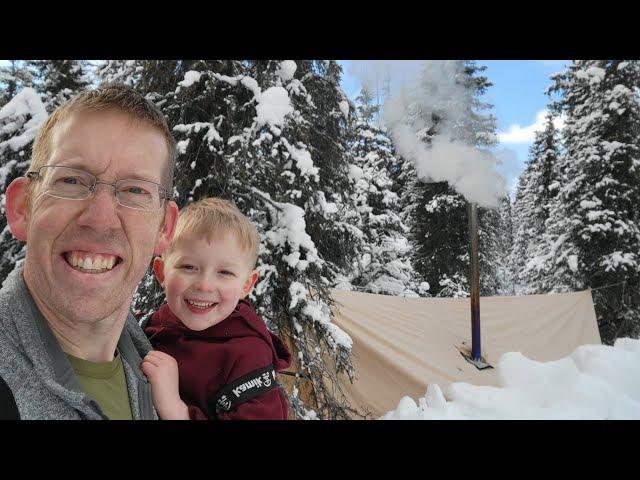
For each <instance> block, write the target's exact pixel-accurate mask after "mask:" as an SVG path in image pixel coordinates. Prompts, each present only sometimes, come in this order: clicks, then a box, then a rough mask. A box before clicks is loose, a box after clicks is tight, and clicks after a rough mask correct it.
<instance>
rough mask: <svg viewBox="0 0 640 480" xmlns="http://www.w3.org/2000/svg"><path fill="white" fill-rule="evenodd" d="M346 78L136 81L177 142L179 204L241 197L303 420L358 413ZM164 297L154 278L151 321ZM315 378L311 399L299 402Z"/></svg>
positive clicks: (167, 75) (260, 73)
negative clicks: (346, 320) (346, 318)
mask: <svg viewBox="0 0 640 480" xmlns="http://www.w3.org/2000/svg"><path fill="white" fill-rule="evenodd" d="M339 75H340V68H339V66H338V65H337V64H336V63H335V62H316V61H300V62H295V63H294V62H291V61H285V62H280V61H272V60H261V61H172V62H156V61H147V62H142V70H141V71H140V77H139V80H138V81H137V82H135V84H136V88H140V89H141V90H142V91H143V92H144V93H145V94H146V95H147V97H148V98H151V99H153V100H154V101H155V102H156V103H157V104H158V105H159V106H161V108H162V109H163V111H164V113H165V115H166V117H167V119H168V122H169V125H170V127H171V128H172V129H173V131H174V132H175V135H176V137H177V139H178V150H179V157H178V162H177V166H176V182H175V191H174V193H175V196H176V198H177V201H178V204H179V206H180V207H182V206H184V205H186V204H187V203H189V202H192V201H194V200H197V199H199V198H202V197H205V196H220V197H223V198H227V199H231V200H232V201H234V202H235V203H236V204H237V205H238V207H239V208H240V209H241V210H242V211H243V212H244V213H245V214H246V215H247V216H248V217H249V218H250V219H251V220H252V221H253V222H254V224H255V225H256V226H257V228H258V230H259V233H260V235H261V247H260V257H259V260H258V267H257V268H258V271H259V273H260V280H259V281H258V283H257V285H256V288H255V290H254V292H253V294H252V298H251V300H252V301H253V304H254V306H255V307H256V309H257V311H258V312H259V313H260V314H261V315H262V317H263V318H264V319H265V321H266V323H267V325H268V326H269V328H271V329H272V330H273V331H275V332H276V333H278V334H279V335H281V336H282V337H283V339H284V340H285V342H287V343H288V345H289V346H290V347H291V348H292V350H293V351H294V358H295V359H296V365H295V366H294V368H297V370H298V374H297V375H296V376H295V377H294V379H293V385H291V386H290V388H289V390H290V392H289V400H290V403H291V405H292V407H293V411H294V412H295V413H296V414H297V415H298V416H299V417H302V418H311V417H313V416H314V415H318V416H319V417H320V418H346V417H347V416H348V415H349V414H350V412H351V410H350V408H349V406H348V404H347V403H346V400H345V397H344V396H343V395H342V393H341V391H340V388H339V384H338V381H337V375H338V374H341V373H342V372H345V373H347V374H348V375H349V376H351V377H352V375H353V369H352V366H351V363H350V348H351V341H350V339H349V337H348V336H347V335H346V334H345V333H344V332H342V331H341V330H340V329H339V328H338V327H337V326H336V325H334V324H333V323H331V313H330V307H331V298H330V295H329V290H328V289H329V288H330V287H331V286H332V285H333V283H334V279H335V276H336V275H337V274H338V273H340V272H345V270H346V269H347V268H350V258H352V257H353V255H354V252H355V248H356V247H357V244H358V240H357V228H355V227H354V226H353V225H352V223H353V221H352V220H351V219H350V216H353V215H354V213H353V210H354V209H353V208H351V207H350V205H349V196H348V194H349V188H350V184H349V180H348V175H347V173H348V170H347V165H348V164H349V163H350V159H349V158H348V151H347V149H346V126H347V121H348V118H349V116H350V115H353V114H352V113H351V112H350V108H349V103H348V101H347V100H346V98H345V97H344V94H342V92H341V90H340V89H339V86H338V82H339ZM162 300H163V295H162V292H160V290H159V288H158V286H157V285H156V284H155V283H154V281H153V278H152V276H151V275H148V276H147V278H146V280H145V281H144V282H143V283H142V285H141V287H140V288H139V290H138V294H137V296H136V299H135V305H136V308H137V309H138V310H139V311H140V312H142V313H149V312H151V311H152V310H153V309H155V308H157V307H158V305H159V304H160V303H161V302H162ZM309 381H310V384H311V385H312V392H311V393H312V398H311V401H308V399H304V398H300V395H299V392H300V391H301V390H304V388H305V385H307V387H308V385H309V383H308V382H309ZM303 400H304V401H305V402H306V403H305V402H303ZM312 410H314V411H313V412H312ZM316 410H317V411H316Z"/></svg>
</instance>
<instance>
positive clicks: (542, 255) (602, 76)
mask: <svg viewBox="0 0 640 480" xmlns="http://www.w3.org/2000/svg"><path fill="white" fill-rule="evenodd" d="M554 82H555V83H554V86H553V87H552V89H551V90H552V91H556V92H559V93H561V95H562V98H561V99H560V100H558V101H557V102H556V103H554V108H555V109H556V111H558V112H563V113H565V114H566V123H565V127H564V130H563V137H564V146H565V153H564V156H563V157H562V160H561V162H560V165H559V170H560V173H561V175H562V186H561V187H560V190H559V193H558V195H557V197H556V199H555V201H553V202H552V204H551V207H550V212H549V213H550V218H549V220H548V222H547V229H548V232H549V233H548V235H547V236H546V242H545V244H543V245H542V246H541V248H540V249H539V250H538V252H537V253H538V255H537V257H536V258H535V261H534V262H532V263H533V264H534V266H535V268H536V270H539V271H541V272H542V273H544V274H546V278H547V281H548V282H549V283H551V284H553V290H556V291H561V290H576V289H583V288H588V287H591V288H594V291H593V296H594V303H595V306H596V313H597V317H598V325H599V327H600V334H601V337H602V339H603V341H604V342H606V343H612V342H613V341H614V340H615V338H618V337H621V336H638V334H640V298H639V295H640V294H639V293H638V292H639V291H640V257H639V253H638V252H640V227H639V225H640V216H639V213H638V205H640V160H639V159H640V145H639V142H640V140H639V138H640V137H639V133H640V104H639V103H638V88H639V87H640V63H639V62H637V61H622V60H582V61H575V62H573V64H572V65H570V66H569V67H568V68H567V69H566V70H565V71H564V72H562V73H561V74H558V75H557V76H555V77H554ZM616 284H617V285H616ZM607 286H610V287H607ZM600 287H606V288H600ZM595 289H598V290H595Z"/></svg>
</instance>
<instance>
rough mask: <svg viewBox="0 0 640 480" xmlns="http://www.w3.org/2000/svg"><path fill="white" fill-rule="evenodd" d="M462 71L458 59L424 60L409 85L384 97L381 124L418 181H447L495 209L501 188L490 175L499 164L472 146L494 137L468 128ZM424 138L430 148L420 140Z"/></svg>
mask: <svg viewBox="0 0 640 480" xmlns="http://www.w3.org/2000/svg"><path fill="white" fill-rule="evenodd" d="M463 68H464V63H463V62H462V61H427V62H425V63H424V66H423V68H422V72H421V74H420V76H419V78H418V80H417V81H416V82H414V85H412V86H411V87H410V88H408V89H402V90H401V92H400V93H399V94H397V95H395V96H391V97H390V98H389V99H387V101H386V102H385V104H384V121H385V125H386V126H387V128H388V129H389V133H390V136H391V139H392V140H393V143H394V145H395V147H396V149H397V151H398V153H399V154H400V155H402V156H403V157H405V158H406V159H408V160H410V161H412V162H413V163H414V165H415V167H416V170H417V173H418V177H419V178H420V179H421V180H424V181H436V182H441V181H447V182H448V183H449V184H450V185H451V186H452V187H453V188H454V189H455V190H456V191H457V192H459V193H460V194H462V195H464V196H465V197H466V198H467V200H469V201H470V202H476V203H478V204H479V205H481V206H483V207H491V208H495V207H497V206H498V205H499V202H500V198H502V197H503V196H504V195H505V194H506V192H507V185H506V181H505V179H504V177H503V176H502V175H500V173H498V172H497V171H496V167H497V166H498V164H499V163H500V161H499V160H498V159H497V158H496V157H495V156H494V155H493V154H492V153H491V152H490V151H489V150H484V149H483V150H481V149H478V148H476V147H474V146H473V145H475V144H476V143H477V142H478V140H488V142H489V143H492V142H495V140H496V139H495V134H494V133H493V132H482V131H481V130H480V131H478V129H477V128H471V127H470V123H471V119H470V118H468V117H469V112H470V111H472V109H473V102H474V92H473V90H472V88H471V87H470V86H467V85H465V82H464V79H465V76H464V73H463ZM456 80H458V81H456ZM436 119H437V120H436ZM432 129H433V130H432ZM426 137H429V138H430V139H431V142H430V144H427V143H425V142H424V141H422V139H424V138H426ZM481 137H484V138H481Z"/></svg>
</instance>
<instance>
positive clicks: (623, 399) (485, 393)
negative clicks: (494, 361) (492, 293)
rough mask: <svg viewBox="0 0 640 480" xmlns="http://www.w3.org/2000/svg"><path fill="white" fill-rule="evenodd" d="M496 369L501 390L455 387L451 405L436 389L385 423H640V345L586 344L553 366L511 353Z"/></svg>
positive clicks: (403, 404) (405, 403)
mask: <svg viewBox="0 0 640 480" xmlns="http://www.w3.org/2000/svg"><path fill="white" fill-rule="evenodd" d="M497 368H498V373H499V375H500V379H501V384H502V386H501V387H488V386H476V385H471V384H468V383H453V384H451V385H450V386H449V389H448V391H447V398H448V400H449V401H447V399H445V396H444V395H443V393H442V391H441V389H440V387H438V385H435V384H432V385H429V387H428V389H427V393H426V395H425V397H424V398H420V399H419V400H418V404H417V405H416V403H415V401H414V400H413V399H411V398H409V397H403V398H402V399H401V400H400V402H399V403H398V407H397V408H396V409H395V410H392V411H390V412H388V413H387V414H386V415H384V416H383V417H381V419H382V420H441V419H609V420H620V419H640V340H633V339H629V338H623V339H618V340H617V341H616V342H615V345H614V346H613V347H611V346H606V345H583V346H581V347H578V348H577V349H576V350H575V351H574V352H573V353H572V354H571V355H569V356H568V357H565V358H563V359H561V360H557V361H553V362H536V361H533V360H529V359H528V358H526V357H525V356H523V355H522V354H521V353H518V352H510V353H505V354H504V355H502V357H501V358H500V360H499V362H498V365H497Z"/></svg>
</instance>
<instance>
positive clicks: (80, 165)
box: [43, 159, 162, 185]
mask: <svg viewBox="0 0 640 480" xmlns="http://www.w3.org/2000/svg"><path fill="white" fill-rule="evenodd" d="M43 166H44V165H43ZM50 166H52V167H68V168H75V169H76V170H82V171H84V172H88V173H90V174H92V175H93V176H95V177H97V176H99V175H100V173H101V172H96V171H95V170H93V169H92V168H90V166H89V165H87V164H86V163H84V162H83V161H82V160H77V159H74V160H64V161H62V162H61V163H56V164H54V165H50ZM151 177H152V176H151V175H144V174H143V175H140V174H138V173H131V172H125V173H118V174H117V175H116V180H144V181H146V182H152V183H157V184H158V185H161V184H162V181H161V180H156V179H152V178H151Z"/></svg>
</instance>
